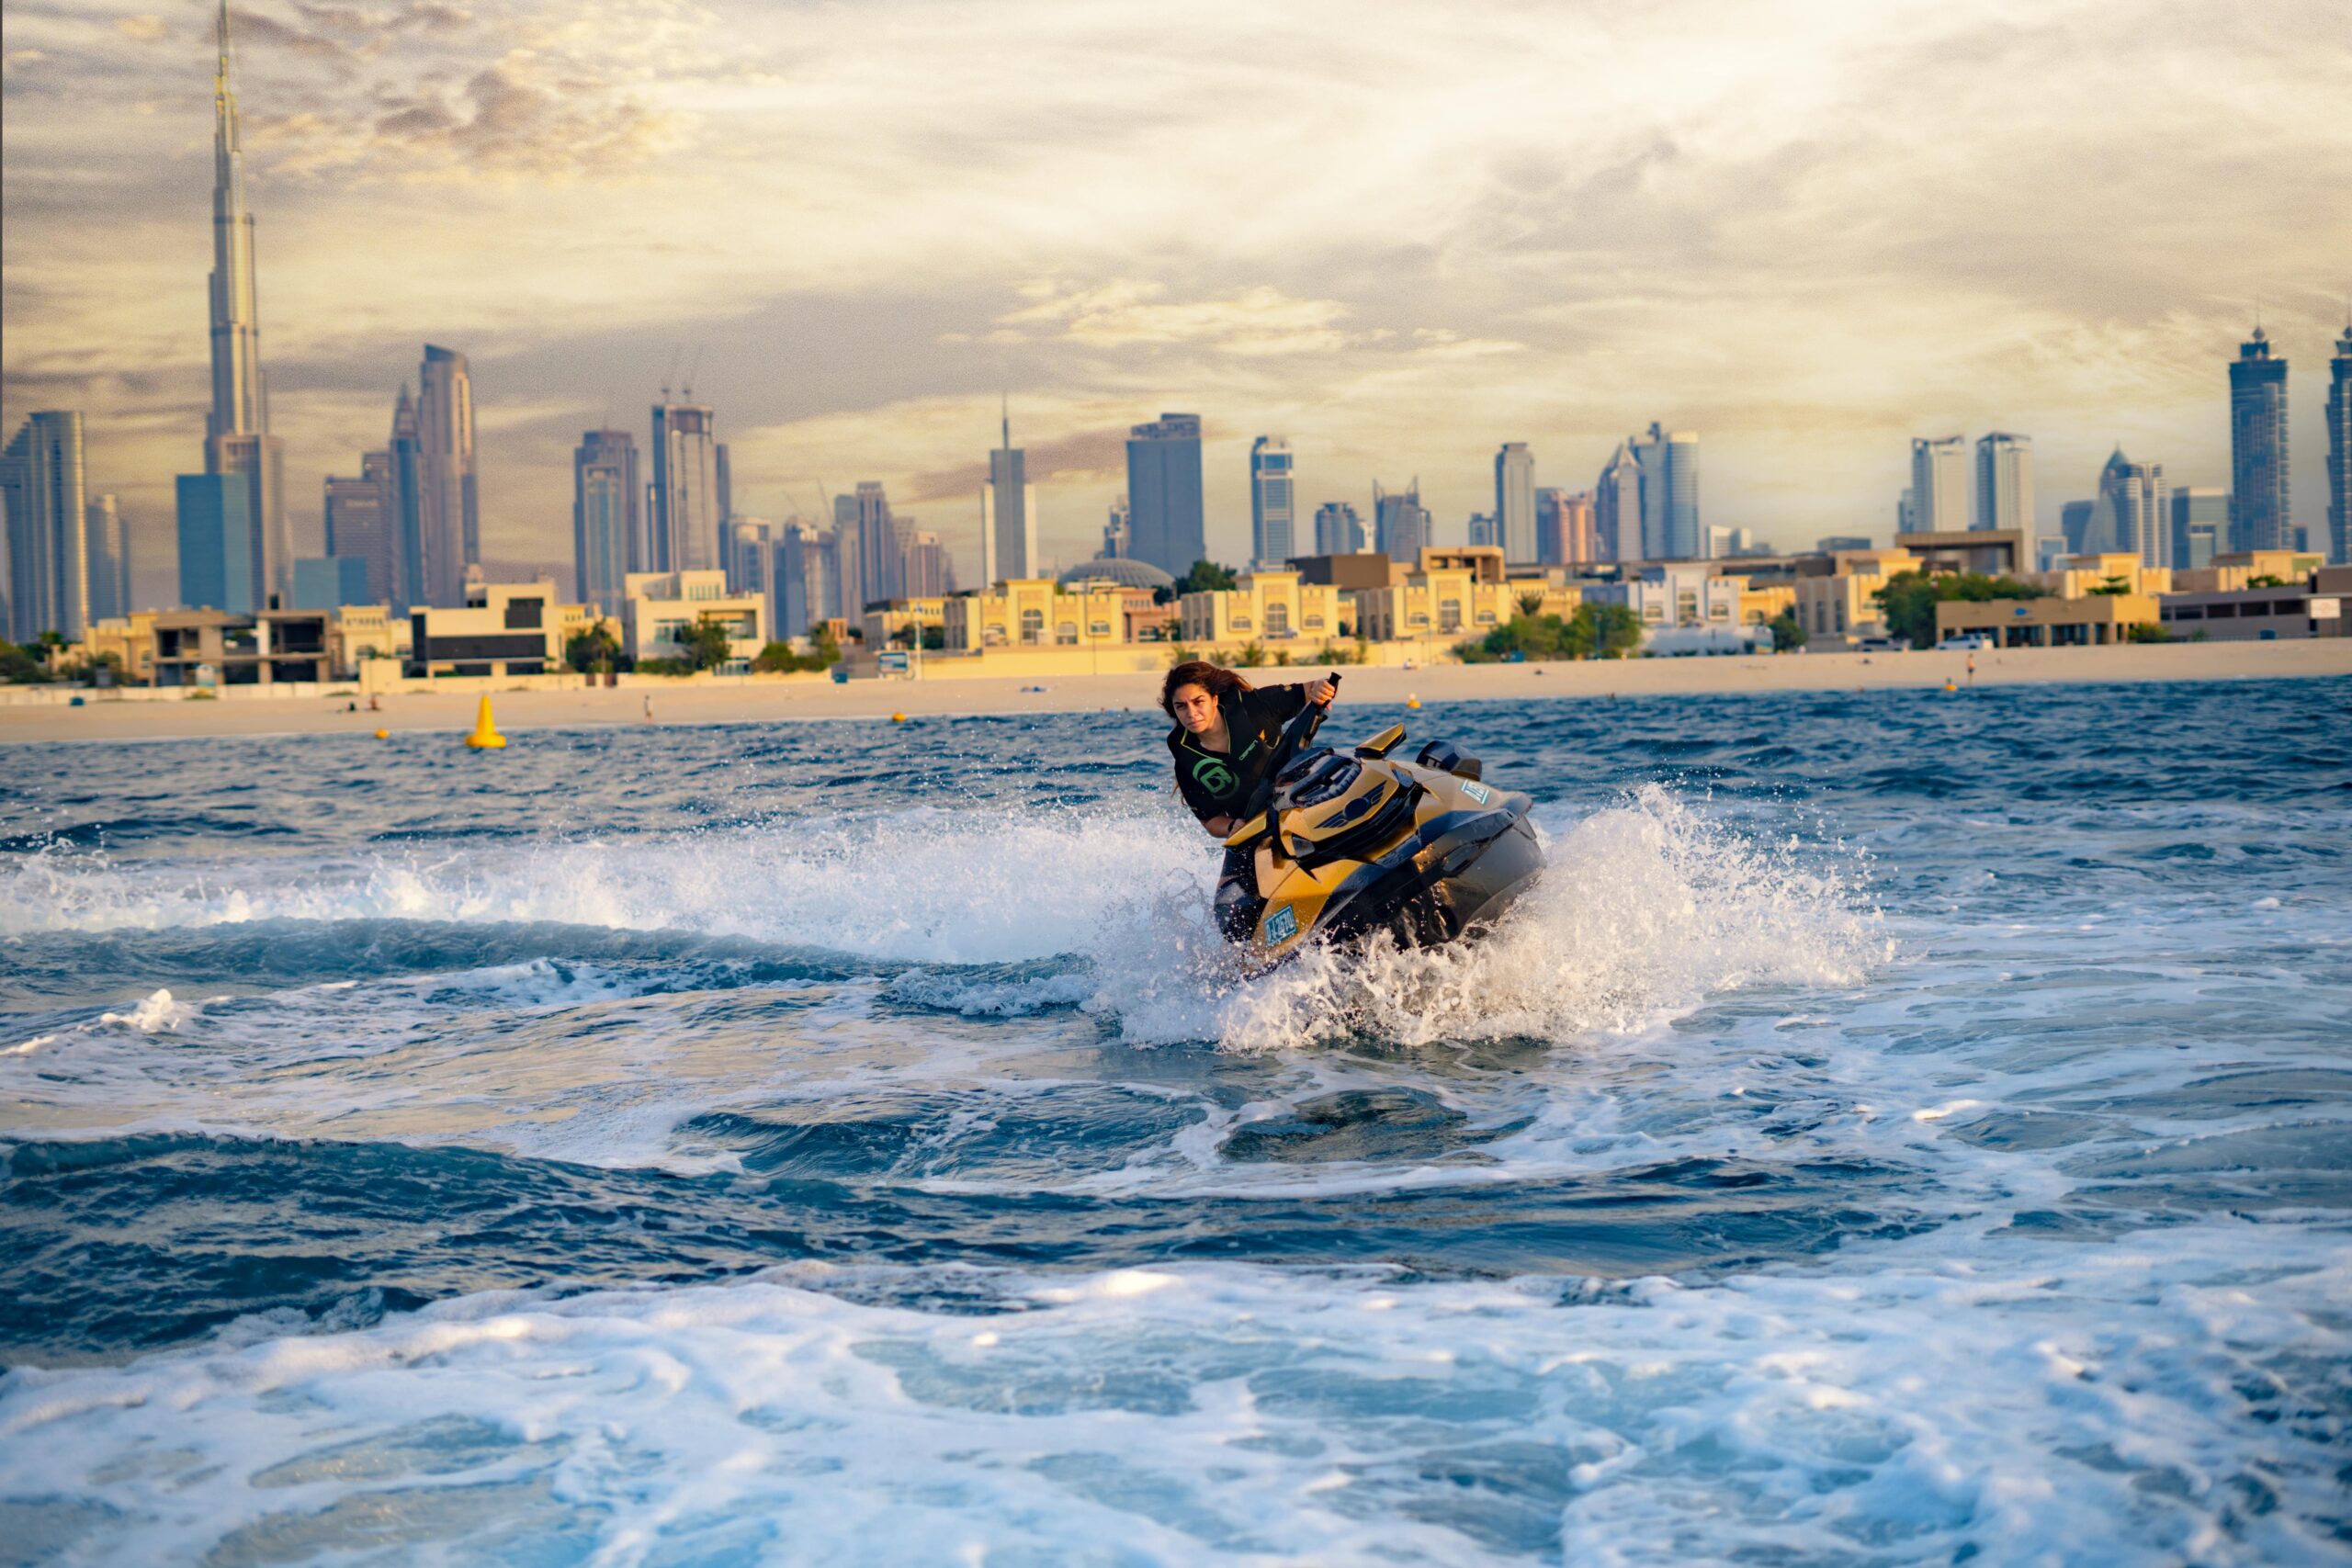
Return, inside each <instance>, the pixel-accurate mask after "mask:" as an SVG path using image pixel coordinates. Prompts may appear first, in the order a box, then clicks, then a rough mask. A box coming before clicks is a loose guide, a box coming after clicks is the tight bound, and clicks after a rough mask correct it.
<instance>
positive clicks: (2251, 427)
mask: <svg viewBox="0 0 2352 1568" xmlns="http://www.w3.org/2000/svg"><path fill="white" fill-rule="evenodd" d="M2294 544H2295V540H2294V533H2293V530H2292V529H2291V528H2290V526H2289V524H2288V511H2287V362H2286V361H2285V360H2283V359H2277V358H2273V357H2272V356H2271V353H2270V336H2269V334H2268V333H2265V332H2264V331H2263V330H2262V329H2261V328H2260V327H2259V326H2257V327H2256V328H2255V329H2254V336H2253V337H2252V338H2250V339H2248V340H2247V341H2246V342H2245V343H2243V344H2239V345H2238V356H2237V358H2236V359H2235V360H2233V361H2232V362H2231V365H2230V548H2232V549H2233V550H2285V549H2292V548H2293V547H2294Z"/></svg>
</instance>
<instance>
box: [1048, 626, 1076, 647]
mask: <svg viewBox="0 0 2352 1568" xmlns="http://www.w3.org/2000/svg"><path fill="white" fill-rule="evenodd" d="M1054 640H1055V641H1056V642H1057V643H1059V644H1061V645H1062V646H1063V647H1065V648H1069V647H1072V646H1075V645H1076V643H1077V642H1078V623H1077V622H1076V621H1057V622H1056V623H1055V624H1054Z"/></svg>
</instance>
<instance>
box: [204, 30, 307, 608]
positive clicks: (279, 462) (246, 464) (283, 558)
mask: <svg viewBox="0 0 2352 1568" xmlns="http://www.w3.org/2000/svg"><path fill="white" fill-rule="evenodd" d="M214 30H215V40H216V42H217V43H218V45H219V50H220V60H219V64H218V66H217V68H216V69H215V71H214V73H213V76H212V278H211V312H212V412H210V414H209V416H207V418H206V420H205V426H204V471H205V472H206V473H208V474H232V473H233V474H244V475H247V476H248V479H247V482H246V484H245V486H244V487H243V488H244V493H245V496H246V498H247V502H248V504H250V505H251V506H252V508H253V517H252V532H253V537H252V539H251V540H250V541H249V542H248V548H247V551H246V555H247V557H248V559H249V563H250V570H252V572H253V575H254V582H253V586H252V589H251V592H250V598H251V601H252V603H253V604H254V605H255V606H261V605H264V604H266V603H267V602H268V595H269V594H270V593H273V592H277V593H284V592H288V591H290V590H291V589H292V587H293V581H294V580H293V572H294V540H293V536H292V535H291V534H290V533H289V532H288V525H287V521H286V453H285V448H284V446H282V445H281V444H280V443H279V441H278V439H277V437H276V436H274V435H272V434H270V433H269V392H268V386H267V383H266V381H265V380H264V379H263V377H262V368H261V312H260V308H259V304H258V297H257V294H256V291H255V287H254V218H253V214H252V213H251V212H249V211H247V210H246V209H245V153H244V145H243V140H242V137H241V134H240V132H239V130H238V124H237V87H236V58H235V54H234V52H233V51H232V49H231V47H230V41H229V4H228V0H220V11H219V14H218V17H217V18H216V20H215V23H214Z"/></svg>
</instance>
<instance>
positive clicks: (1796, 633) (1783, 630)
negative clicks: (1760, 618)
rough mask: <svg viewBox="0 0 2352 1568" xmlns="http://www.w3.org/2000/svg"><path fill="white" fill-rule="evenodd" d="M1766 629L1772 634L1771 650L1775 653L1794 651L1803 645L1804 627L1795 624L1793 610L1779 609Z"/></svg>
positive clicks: (1795, 619) (1795, 618)
mask: <svg viewBox="0 0 2352 1568" xmlns="http://www.w3.org/2000/svg"><path fill="white" fill-rule="evenodd" d="M1766 629H1767V630H1769V631H1770V633H1771V634H1772V650H1773V651H1774V652H1776V653H1794V652H1795V651H1796V650H1797V649H1800V648H1803V647H1804V643H1805V635H1804V627H1803V626H1799V625H1797V617H1796V612H1795V611H1793V610H1783V611H1781V613H1780V614H1779V615H1775V616H1774V617H1772V622H1771V624H1770V626H1768V627H1767V628H1766Z"/></svg>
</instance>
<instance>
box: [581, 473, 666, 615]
mask: <svg viewBox="0 0 2352 1568" xmlns="http://www.w3.org/2000/svg"><path fill="white" fill-rule="evenodd" d="M637 496H638V479H637V442H636V441H635V439H634V438H632V437H631V436H630V434H629V433H628V431H626V430H585V431H582V432H581V434H580V445H579V446H575V447H573V448H572V452H571V558H572V562H573V567H574V570H575V571H576V573H577V580H578V581H577V592H579V595H580V602H581V603H582V604H590V605H594V607H595V609H596V611H597V613H598V614H600V615H614V616H617V615H620V613H621V608H622V604H623V601H625V600H626V599H627V598H628V574H629V573H630V572H632V571H643V570H649V569H647V568H646V567H644V566H642V565H641V564H639V551H640V550H641V549H642V548H643V543H642V539H641V533H642V529H641V525H639V521H638V514H637Z"/></svg>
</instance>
